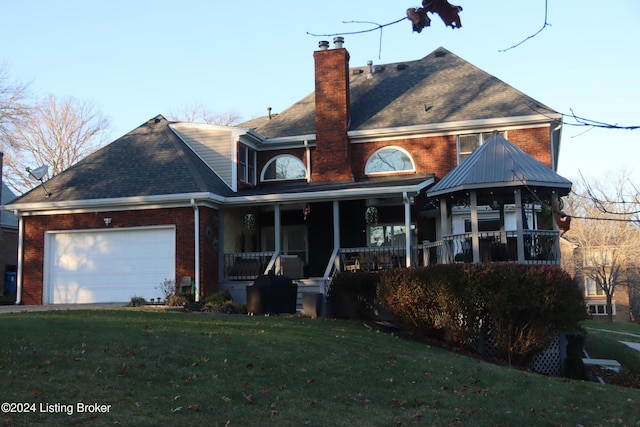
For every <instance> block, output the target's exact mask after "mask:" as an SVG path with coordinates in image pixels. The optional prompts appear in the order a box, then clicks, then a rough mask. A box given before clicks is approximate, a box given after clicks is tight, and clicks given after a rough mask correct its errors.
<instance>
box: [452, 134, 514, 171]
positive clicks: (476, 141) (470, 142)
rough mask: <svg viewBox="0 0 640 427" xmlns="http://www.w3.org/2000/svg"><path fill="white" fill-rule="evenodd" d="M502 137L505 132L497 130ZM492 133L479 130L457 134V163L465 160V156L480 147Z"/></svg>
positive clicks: (505, 135)
mask: <svg viewBox="0 0 640 427" xmlns="http://www.w3.org/2000/svg"><path fill="white" fill-rule="evenodd" d="M498 133H499V134H500V136H502V137H503V138H505V139H506V138H507V133H506V132H498ZM491 135H493V132H480V133H469V134H466V135H458V139H457V144H456V145H457V152H458V164H460V163H462V162H464V161H465V159H466V158H467V157H469V156H470V155H471V153H473V152H474V151H475V149H476V148H478V147H480V146H481V145H482V144H484V142H485V141H486V140H487V139H489V137H490V136H491Z"/></svg>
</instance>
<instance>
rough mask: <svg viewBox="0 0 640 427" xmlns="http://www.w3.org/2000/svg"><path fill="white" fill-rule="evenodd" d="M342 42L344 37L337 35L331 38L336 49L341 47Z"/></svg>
mask: <svg viewBox="0 0 640 427" xmlns="http://www.w3.org/2000/svg"><path fill="white" fill-rule="evenodd" d="M343 43H344V37H341V36H338V37H334V38H333V44H335V45H336V49H341V48H342V44H343Z"/></svg>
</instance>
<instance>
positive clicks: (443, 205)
mask: <svg viewBox="0 0 640 427" xmlns="http://www.w3.org/2000/svg"><path fill="white" fill-rule="evenodd" d="M449 234H451V227H450V226H449V217H447V198H446V197H444V196H442V197H440V235H439V236H436V237H437V240H441V241H442V240H444V236H447V235H449Z"/></svg>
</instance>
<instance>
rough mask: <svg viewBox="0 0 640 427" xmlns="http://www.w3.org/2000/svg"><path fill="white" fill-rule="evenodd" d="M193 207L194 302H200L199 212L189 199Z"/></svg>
mask: <svg viewBox="0 0 640 427" xmlns="http://www.w3.org/2000/svg"><path fill="white" fill-rule="evenodd" d="M191 207H193V240H194V250H195V285H196V286H195V287H196V288H195V291H194V293H195V301H196V302H200V210H199V209H198V205H196V201H195V199H191Z"/></svg>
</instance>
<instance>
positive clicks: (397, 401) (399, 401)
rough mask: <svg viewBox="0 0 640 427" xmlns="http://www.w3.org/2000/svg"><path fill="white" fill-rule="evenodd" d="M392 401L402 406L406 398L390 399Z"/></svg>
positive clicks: (404, 404)
mask: <svg viewBox="0 0 640 427" xmlns="http://www.w3.org/2000/svg"><path fill="white" fill-rule="evenodd" d="M392 402H393V403H395V404H396V405H398V406H400V407H404V406H406V404H407V401H406V400H399V399H392Z"/></svg>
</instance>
